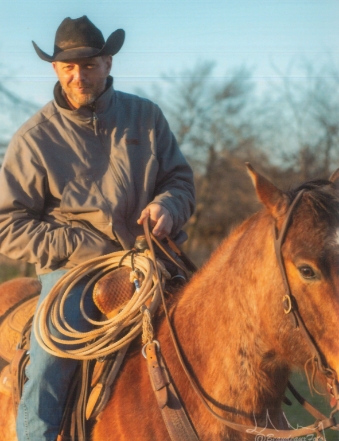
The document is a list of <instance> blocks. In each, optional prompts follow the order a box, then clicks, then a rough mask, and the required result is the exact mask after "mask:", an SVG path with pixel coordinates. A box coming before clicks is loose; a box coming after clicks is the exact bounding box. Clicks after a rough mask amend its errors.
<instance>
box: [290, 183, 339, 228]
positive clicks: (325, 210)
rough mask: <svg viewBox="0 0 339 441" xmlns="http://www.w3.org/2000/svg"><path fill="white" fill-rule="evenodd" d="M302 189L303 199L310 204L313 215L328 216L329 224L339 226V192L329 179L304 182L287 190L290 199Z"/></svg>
mask: <svg viewBox="0 0 339 441" xmlns="http://www.w3.org/2000/svg"><path fill="white" fill-rule="evenodd" d="M302 190H304V191H305V197H304V198H303V199H304V200H306V201H307V203H308V204H309V205H310V208H311V209H312V211H313V212H314V214H315V216H317V217H321V218H324V216H326V217H328V220H329V222H330V224H332V225H334V226H335V225H336V226H339V192H338V189H337V188H336V187H335V186H334V184H333V183H332V182H330V181H326V180H322V179H318V180H314V181H309V182H306V183H304V184H302V185H300V186H299V187H297V188H295V189H293V190H291V191H289V192H288V196H289V197H290V199H291V200H294V198H295V197H296V196H297V194H298V193H299V192H300V191H302Z"/></svg>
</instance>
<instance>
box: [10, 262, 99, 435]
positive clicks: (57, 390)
mask: <svg viewBox="0 0 339 441" xmlns="http://www.w3.org/2000/svg"><path fill="white" fill-rule="evenodd" d="M65 273H66V270H57V271H54V272H52V273H49V274H45V275H42V276H40V281H41V284H42V291H41V295H40V299H39V304H40V302H41V301H42V300H43V299H44V298H45V297H46V295H47V294H48V293H49V292H50V290H51V289H52V288H53V286H54V285H55V284H56V282H57V281H58V280H59V279H60V278H61V277H62V276H63V275H64V274H65ZM87 282H88V279H87V278H85V279H84V280H83V281H81V282H79V283H78V284H77V285H76V286H75V287H74V288H73V289H72V290H71V292H70V295H69V297H68V298H67V300H66V304H65V316H66V319H67V321H68V323H70V324H71V326H73V327H74V328H75V329H76V330H79V331H87V330H89V329H90V327H91V325H89V324H88V323H87V322H86V321H85V320H84V319H82V316H81V312H80V308H79V302H80V297H81V293H82V291H83V288H84V286H85V285H86V283H87ZM88 294H89V295H87V296H86V300H85V310H86V312H87V314H88V315H89V316H90V317H93V318H97V316H98V310H97V309H96V306H95V305H94V303H93V301H92V296H91V295H90V294H91V290H90V291H89V292H88ZM77 363H78V362H77V361H76V360H72V359H69V358H60V357H55V356H53V355H50V354H49V353H47V352H46V351H44V350H43V349H42V348H41V347H40V345H39V344H38V343H37V341H36V339H35V336H34V334H33V332H32V335H31V347H30V364H29V365H28V367H27V369H26V375H27V378H28V381H27V382H26V384H25V386H24V390H23V394H22V398H21V401H20V405H19V408H18V416H17V426H16V430H17V437H18V441H55V440H56V438H57V436H58V432H59V426H60V423H61V419H62V414H63V410H64V406H65V403H66V399H67V392H68V389H69V385H70V383H71V381H72V377H73V374H74V372H75V369H76V367H77Z"/></svg>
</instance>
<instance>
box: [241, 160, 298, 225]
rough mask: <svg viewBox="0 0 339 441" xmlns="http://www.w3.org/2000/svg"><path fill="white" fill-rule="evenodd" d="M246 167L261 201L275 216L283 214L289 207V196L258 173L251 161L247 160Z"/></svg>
mask: <svg viewBox="0 0 339 441" xmlns="http://www.w3.org/2000/svg"><path fill="white" fill-rule="evenodd" d="M246 167H247V171H248V174H249V175H250V177H251V179H252V182H253V185H254V187H255V189H256V192H257V196H258V199H259V201H260V202H262V203H263V204H264V205H265V207H266V208H267V209H268V210H269V211H270V213H271V214H272V216H273V217H274V218H277V217H278V216H281V215H282V214H283V213H284V212H285V211H286V209H287V207H288V203H289V199H288V197H287V196H286V195H285V193H283V192H282V191H281V190H279V188H277V187H276V186H275V185H273V184H272V183H271V182H270V181H269V180H268V179H266V178H264V176H262V175H260V174H259V173H257V172H256V171H255V170H254V168H253V167H252V166H251V164H250V163H248V162H246Z"/></svg>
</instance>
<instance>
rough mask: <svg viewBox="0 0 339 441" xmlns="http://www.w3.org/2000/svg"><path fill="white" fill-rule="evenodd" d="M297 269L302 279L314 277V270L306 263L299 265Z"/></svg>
mask: <svg viewBox="0 0 339 441" xmlns="http://www.w3.org/2000/svg"><path fill="white" fill-rule="evenodd" d="M298 270H299V272H300V274H301V275H302V277H303V278H304V279H314V278H315V272H314V271H313V269H312V268H311V267H310V266H308V265H303V266H299V268H298Z"/></svg>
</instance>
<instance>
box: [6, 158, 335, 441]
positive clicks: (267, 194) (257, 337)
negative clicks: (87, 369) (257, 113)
mask: <svg viewBox="0 0 339 441" xmlns="http://www.w3.org/2000/svg"><path fill="white" fill-rule="evenodd" d="M249 173H250V175H251V178H252V180H253V182H254V185H255V188H256V192H257V195H258V198H259V200H260V201H261V202H262V204H263V205H264V209H263V210H262V211H260V212H258V213H257V214H255V215H253V216H252V217H251V218H249V219H248V220H246V221H245V222H244V223H243V224H242V225H241V226H240V227H238V228H237V229H236V230H235V231H234V232H233V233H232V234H231V235H230V237H229V238H228V239H226V240H225V241H224V242H223V243H222V244H221V245H220V247H219V248H218V249H217V251H216V252H215V253H214V254H213V255H212V257H211V259H210V260H209V262H208V263H207V264H205V266H204V267H203V268H202V269H201V270H200V271H199V272H198V273H196V274H195V275H194V277H193V278H192V280H191V281H190V282H189V283H188V284H187V285H186V287H184V288H183V290H182V291H181V292H180V293H179V295H178V296H177V297H176V299H175V300H173V302H172V305H171V307H170V316H171V321H172V324H173V327H174V330H175V335H176V337H177V340H178V341H179V345H180V348H181V352H182V354H183V358H184V360H185V363H186V365H187V367H188V369H189V371H190V372H191V374H192V376H193V377H194V379H195V381H196V383H197V385H198V387H199V389H200V390H201V392H202V394H203V395H204V397H205V398H206V400H207V401H208V402H209V403H210V405H211V407H212V408H213V410H214V411H215V412H217V413H218V414H219V415H221V416H222V417H224V418H226V419H227V420H230V421H234V422H236V423H240V424H245V425H255V424H258V426H270V425H273V426H274V427H276V428H286V426H287V422H286V419H285V418H284V415H283V412H282V410H281V404H282V401H283V398H284V394H285V389H286V386H287V382H288V377H289V374H290V372H291V370H292V369H293V368H301V369H302V368H304V366H305V364H306V365H307V364H308V362H309V361H310V360H313V357H314V352H313V350H312V346H310V344H309V342H308V341H307V338H305V335H304V333H303V332H301V330H300V327H299V326H296V325H295V323H294V322H293V320H291V314H288V313H285V312H284V309H285V310H286V309H287V312H288V308H289V303H288V301H287V302H286V287H285V285H284V282H283V276H282V273H281V270H280V267H279V265H278V261H277V258H276V254H275V246H274V242H275V240H274V239H275V235H276V234H277V233H278V234H279V231H281V229H282V225H283V222H284V220H285V218H286V214H287V212H288V209H289V206H290V205H291V204H292V203H293V200H295V198H296V197H297V195H298V194H300V191H301V190H302V189H304V190H303V193H302V195H300V196H299V197H300V200H299V202H298V204H297V205H296V206H295V208H294V211H293V212H292V215H291V219H290V223H289V225H288V229H287V232H286V236H285V238H284V241H283V243H282V256H283V262H284V267H285V269H286V275H287V280H288V284H289V286H290V289H291V293H292V295H291V297H292V299H293V302H292V304H293V305H294V308H295V309H297V311H298V313H299V314H300V317H301V318H302V320H303V322H304V323H305V326H306V328H307V330H308V332H309V333H310V339H311V341H312V342H313V344H314V345H315V346H316V347H317V348H318V349H319V353H320V354H321V358H322V362H323V363H324V364H326V365H327V366H330V367H331V369H332V370H333V372H334V373H335V375H337V374H338V373H339V356H338V354H339V339H338V331H337V329H338V323H339V170H338V171H337V172H336V173H335V174H334V175H332V177H331V178H330V180H329V181H313V182H310V183H306V184H304V185H302V186H301V187H299V188H298V189H296V190H294V191H290V192H287V193H284V192H282V191H281V190H279V189H278V188H276V187H275V186H274V185H273V184H272V183H271V182H269V181H268V180H267V179H265V178H264V177H263V176H261V175H259V174H258V173H257V172H255V171H254V170H253V169H252V168H251V167H250V166H249ZM283 298H284V299H285V302H283ZM286 303H287V305H286ZM158 315H159V316H158V317H155V318H154V325H155V338H156V339H157V340H158V341H159V342H160V347H161V352H162V355H163V357H164V359H165V362H166V365H167V366H168V368H169V372H170V375H171V378H172V379H173V382H174V384H175V387H176V389H177V391H178V393H179V395H180V398H181V400H182V403H183V404H184V407H185V409H186V411H187V414H188V415H189V418H190V420H191V422H192V425H193V427H194V429H195V431H196V433H197V436H198V439H199V440H201V441H211V440H213V441H218V440H220V441H221V440H232V441H235V440H244V439H254V438H253V435H250V434H241V433H240V432H237V431H234V430H232V429H230V428H228V427H227V426H225V425H224V424H222V423H221V422H220V421H218V420H217V419H215V418H214V417H213V416H212V415H211V414H210V413H209V412H208V411H207V410H206V408H205V407H204V405H203V404H202V402H201V400H200V399H199V398H198V397H197V395H196V393H195V391H194V390H193V389H192V387H191V385H190V383H189V381H188V379H187V377H186V375H185V374H184V372H183V369H182V366H181V365H180V362H179V361H178V357H177V355H176V351H175V349H174V346H173V342H172V340H171V337H170V333H169V328H168V324H167V322H166V321H165V320H164V319H163V315H162V313H159V314H158ZM1 401H2V402H3V399H2V398H1ZM1 401H0V402H1ZM0 419H1V425H2V430H3V432H2V433H1V430H0V436H1V435H2V439H6V440H8V441H14V440H15V437H14V435H13V432H11V431H10V428H9V427H8V426H7V427H5V425H6V423H7V421H9V417H8V413H7V414H6V409H5V407H4V406H3V407H2V408H0ZM299 424H300V425H302V421H300V423H299ZM131 440H137V441H155V440H159V441H160V440H161V441H170V437H169V434H168V432H167V430H166V426H165V424H164V422H163V420H162V418H161V414H160V411H159V408H158V405H157V403H156V399H155V397H154V393H153V391H152V388H151V385H150V380H149V377H148V372H147V366H146V362H145V359H144V358H143V357H142V355H141V343H140V341H139V339H138V341H135V342H134V343H133V347H132V348H131V349H130V351H129V354H128V357H127V360H126V361H125V364H124V366H123V368H122V370H121V372H120V374H119V377H118V379H117V380H116V383H115V385H114V388H113V393H112V396H111V399H110V401H109V403H108V405H107V406H106V408H105V409H104V411H103V412H102V413H101V414H100V415H99V418H98V420H97V421H96V422H95V424H94V428H93V431H92V441H131Z"/></svg>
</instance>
